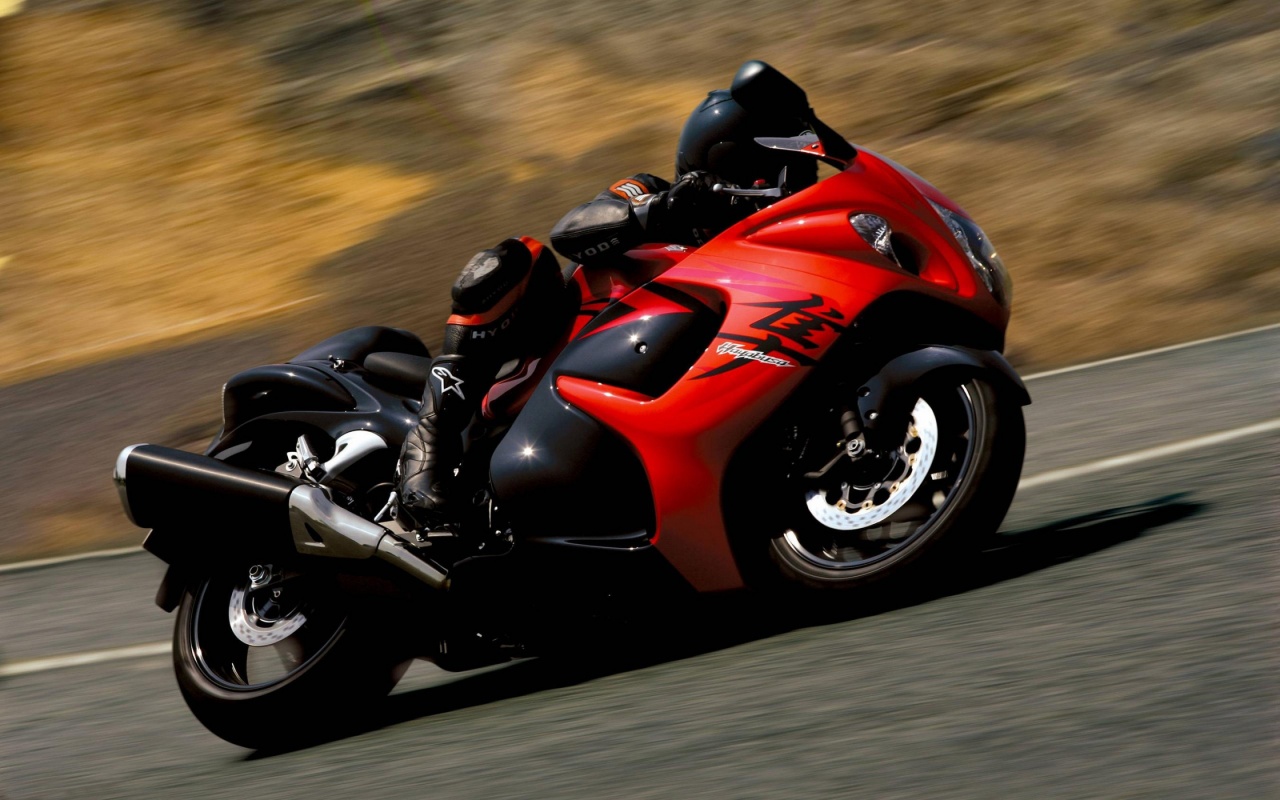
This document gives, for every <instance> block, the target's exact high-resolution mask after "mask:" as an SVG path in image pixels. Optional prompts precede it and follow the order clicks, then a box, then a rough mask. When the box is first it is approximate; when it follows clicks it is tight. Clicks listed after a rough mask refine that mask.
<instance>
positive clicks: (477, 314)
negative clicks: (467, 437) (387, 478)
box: [399, 239, 563, 528]
mask: <svg viewBox="0 0 1280 800" xmlns="http://www.w3.org/2000/svg"><path fill="white" fill-rule="evenodd" d="M538 249H539V250H541V253H540V255H541V256H545V257H540V258H538V259H537V260H536V261H535V259H534V258H533V256H532V254H531V253H530V250H529V247H528V246H527V245H525V243H524V242H522V241H520V240H519V239H508V240H506V241H505V242H502V243H501V244H499V245H497V246H496V247H493V248H491V249H489V250H484V251H482V252H480V253H477V254H476V255H475V256H474V257H473V258H472V259H471V261H469V262H468V263H467V265H466V267H464V268H463V270H462V274H460V275H459V276H458V280H457V281H456V282H455V283H454V286H453V315H452V316H450V317H449V320H448V323H447V324H446V325H445V336H444V345H443V346H442V348H441V352H440V355H438V356H437V357H436V358H435V360H434V361H432V363H431V371H430V372H431V374H430V375H429V376H428V378H427V386H426V389H425V391H424V392H423V398H422V410H421V411H420V412H419V419H418V424H417V425H416V426H415V427H414V429H413V430H411V431H410V432H409V435H408V436H407V437H406V438H405V443H404V448H403V449H402V450H401V452H400V485H399V495H400V510H401V512H402V515H403V518H402V522H403V523H404V524H406V525H409V526H411V527H414V528H423V527H427V526H429V525H430V524H432V523H439V522H445V521H448V518H449V517H450V515H451V509H450V506H451V504H453V503H455V502H456V498H454V497H453V496H452V494H453V492H452V491H451V489H453V485H452V483H453V481H452V479H453V477H454V475H453V473H454V470H455V469H456V468H457V467H458V465H459V464H460V463H461V461H462V437H461V434H462V431H463V429H464V428H466V426H467V424H468V423H469V422H470V421H471V418H472V417H473V416H474V414H475V413H476V411H477V410H478V409H479V407H480V403H481V401H482V400H483V399H484V396H485V394H486V393H487V392H488V391H489V387H490V386H491V385H492V384H493V379H494V376H495V375H496V373H497V371H498V369H499V367H501V366H502V364H503V362H504V361H506V360H507V359H510V358H512V357H515V356H517V355H520V354H522V350H523V348H524V347H525V346H526V345H528V344H529V337H528V336H527V335H525V334H526V333H527V332H529V331H530V330H532V329H534V328H537V327H540V326H538V325H537V324H535V323H536V322H537V320H538V317H539V316H540V315H541V314H543V313H545V310H544V309H543V308H541V307H540V306H542V305H544V303H545V300H544V298H545V297H547V296H548V294H549V293H554V292H558V291H562V290H563V278H562V277H561V275H560V271H559V268H558V267H557V266H556V264H555V259H554V257H553V256H551V255H550V253H549V252H547V251H545V250H542V249H541V248H538ZM523 317H527V318H528V319H522V318H523Z"/></svg>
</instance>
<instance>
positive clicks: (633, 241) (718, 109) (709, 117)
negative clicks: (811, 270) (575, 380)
mask: <svg viewBox="0 0 1280 800" xmlns="http://www.w3.org/2000/svg"><path fill="white" fill-rule="evenodd" d="M806 128H807V125H806V123H805V122H803V121H802V120H801V119H799V118H797V117H794V116H788V115H787V114H784V113H761V112H760V111H759V110H754V111H753V113H748V111H747V110H746V109H744V108H743V107H742V106H741V105H740V104H739V103H737V102H736V101H735V100H734V99H733V97H732V96H731V95H730V92H729V91H727V90H722V89H721V90H715V91H713V92H711V93H709V94H708V95H707V97H706V99H704V100H703V101H702V102H701V103H700V104H699V105H698V106H697V108H695V109H694V111H693V113H692V114H691V115H690V116H689V118H688V120H687V121H686V122H685V125H684V129H683V131H682V132H681V134H680V140H679V145H678V149H677V153H676V180H675V182H674V183H668V182H667V181H665V180H663V179H662V178H659V177H657V176H655V175H650V174H647V173H643V174H639V175H632V176H631V177H629V178H624V179H623V180H620V181H618V182H616V183H614V184H613V185H611V186H610V187H609V188H608V189H606V190H605V191H603V192H601V193H600V194H598V195H596V197H595V198H594V199H593V200H591V201H589V202H587V203H583V204H582V205H580V206H578V207H576V208H574V209H573V210H571V211H570V212H569V213H567V214H565V215H564V217H563V218H561V220H560V221H559V222H558V223H556V226H555V227H554V228H553V229H552V231H551V244H552V246H553V247H554V248H555V250H556V251H558V252H559V253H560V254H561V255H563V256H565V257H566V258H568V259H570V260H571V261H573V262H576V263H579V264H581V265H582V267H583V268H584V269H593V268H598V267H599V266H601V265H607V264H612V263H617V261H618V260H619V259H621V258H623V256H624V254H625V253H626V251H627V250H629V249H631V248H633V247H636V246H637V245H639V244H642V243H646V242H664V243H670V244H683V245H689V246H698V245H702V244H704V243H705V242H707V241H708V240H710V239H711V238H712V237H714V236H716V235H717V234H719V233H720V232H721V231H723V230H725V229H726V228H728V227H730V226H731V225H733V224H734V223H736V222H738V221H740V220H741V219H743V218H745V217H746V216H748V215H750V214H751V213H754V212H755V211H756V210H758V209H759V208H760V207H762V206H761V205H760V201H755V200H754V199H753V200H748V199H747V198H731V197H728V196H725V195H722V194H716V193H715V192H713V190H712V189H713V187H714V186H715V184H717V183H724V184H728V185H733V186H739V187H756V188H759V187H763V186H772V185H774V184H776V183H777V182H778V181H779V180H780V176H781V174H782V173H783V170H784V169H785V170H786V173H785V174H786V183H787V189H788V190H789V191H797V190H799V189H804V188H807V187H809V186H811V185H813V184H814V183H816V182H817V170H818V167H817V159H814V158H813V157H811V156H808V155H805V154H797V153H794V152H786V151H779V150H770V149H767V148H765V147H763V146H761V145H759V144H757V143H756V142H755V141H754V140H755V138H756V137H762V136H774V137H789V136H796V135H799V134H801V133H803V132H805V131H806ZM564 281H565V278H564V276H563V275H562V273H561V271H560V268H559V265H558V264H557V262H556V259H555V257H554V256H553V255H552V254H551V253H550V252H549V251H548V250H546V249H544V248H542V247H541V246H540V245H538V244H537V243H536V242H535V241H533V240H531V239H507V240H506V241H503V242H501V243H499V244H498V245H496V246H494V247H492V248H490V249H488V250H483V251H481V252H479V253H477V254H476V255H475V256H474V257H472V259H471V260H470V261H469V262H467V265H466V266H465V267H463V269H462V273H461V274H460V275H459V276H458V279H457V281H456V282H455V283H454V285H453V292H452V295H453V306H452V312H453V313H452V316H450V317H449V319H448V321H447V323H446V325H445V335H444V344H443V346H442V348H441V352H440V355H438V356H437V357H436V358H435V359H434V360H433V361H432V363H431V369H430V374H429V376H428V379H427V385H426V389H425V391H424V392H423V398H422V408H421V411H420V413H419V420H418V424H417V426H415V428H414V429H413V430H411V431H410V432H409V435H408V436H407V437H406V439H405V442H404V447H403V448H402V450H401V453H400V466H399V485H398V487H397V494H398V496H399V503H398V509H397V512H396V513H397V518H398V519H399V520H400V521H401V523H402V524H403V525H404V527H406V528H410V529H414V530H422V529H424V528H433V529H439V528H442V527H448V526H449V525H450V524H451V523H453V522H454V521H455V520H456V517H457V515H458V510H457V505H458V503H459V500H460V498H459V497H457V496H456V495H457V494H458V492H457V487H456V486H455V485H454V484H455V481H454V480H453V479H454V477H455V471H456V468H457V467H458V465H459V464H460V463H461V461H462V432H463V430H464V429H465V428H466V426H467V425H468V423H469V422H470V421H471V419H472V417H473V416H474V415H475V414H476V412H477V411H478V410H479V409H480V404H481V401H482V400H483V399H484V397H485V394H486V393H487V392H488V390H489V388H490V387H491V386H492V384H493V382H494V380H495V377H496V375H497V372H498V369H499V368H500V367H501V366H502V364H503V363H505V362H506V361H508V360H510V359H512V358H518V357H523V356H528V355H532V354H536V353H539V352H543V351H545V350H546V349H547V348H548V347H550V346H551V344H552V343H553V341H554V339H555V337H556V336H557V335H558V334H559V333H560V330H559V328H558V327H557V326H558V323H559V322H560V321H562V319H563V317H562V315H560V314H557V313H555V311H556V310H557V308H558V306H559V305H560V304H561V303H562V300H563V298H564V297H565V295H566V293H565V291H564V289H565V283H564Z"/></svg>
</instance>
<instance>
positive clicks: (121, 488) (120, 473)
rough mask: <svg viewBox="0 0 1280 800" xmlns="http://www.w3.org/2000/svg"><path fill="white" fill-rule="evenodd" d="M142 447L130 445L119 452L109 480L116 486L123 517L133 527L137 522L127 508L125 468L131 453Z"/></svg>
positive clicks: (130, 510)
mask: <svg viewBox="0 0 1280 800" xmlns="http://www.w3.org/2000/svg"><path fill="white" fill-rule="evenodd" d="M144 446H145V443H144V444H131V445H129V446H128V447H126V448H125V449H123V450H121V451H120V455H118V456H116V468H115V470H114V471H113V472H112V474H111V479H112V480H113V481H115V484H116V492H117V493H118V494H119V495H120V505H122V506H124V513H125V516H127V517H128V518H129V521H130V522H132V523H133V524H134V525H137V524H138V520H136V519H134V516H133V509H132V508H130V507H129V487H128V484H126V482H125V468H126V467H127V466H128V464H129V456H130V454H132V453H133V451H134V450H136V449H138V448H139V447H144ZM138 527H142V526H140V525H139V526H138Z"/></svg>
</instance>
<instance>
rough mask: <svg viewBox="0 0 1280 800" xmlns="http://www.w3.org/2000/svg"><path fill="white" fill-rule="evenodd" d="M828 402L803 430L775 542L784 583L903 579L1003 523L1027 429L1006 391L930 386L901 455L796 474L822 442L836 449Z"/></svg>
mask: <svg viewBox="0 0 1280 800" xmlns="http://www.w3.org/2000/svg"><path fill="white" fill-rule="evenodd" d="M827 406H828V407H829V410H827V408H824V409H823V411H826V413H825V414H824V413H822V411H819V410H818V409H809V410H808V413H807V414H806V415H805V418H806V419H808V420H816V422H806V423H805V425H804V426H799V425H797V426H795V427H794V430H795V431H796V432H797V435H798V436H800V437H801V438H802V439H803V442H802V444H803V445H804V446H802V447H799V448H797V452H800V453H804V454H806V455H805V457H806V458H808V459H809V463H807V464H806V463H793V464H792V478H791V480H789V481H787V482H786V483H785V486H786V487H787V488H786V489H784V492H783V494H784V501H783V510H782V513H781V514H780V517H779V519H778V520H777V521H776V522H775V523H774V526H775V527H774V530H773V531H772V532H771V534H770V535H771V538H770V541H769V555H770V557H771V559H772V561H773V563H774V564H775V565H776V568H777V570H778V572H779V573H780V574H781V576H782V577H783V578H785V579H786V580H787V581H789V582H791V583H795V584H800V585H802V586H806V587H810V588H820V589H857V588H862V587H866V586H869V585H871V584H876V583H881V582H884V581H886V580H889V579H894V580H895V581H896V580H898V579H900V578H902V577H904V576H905V575H906V574H907V573H908V572H911V571H915V570H917V569H919V568H921V567H922V566H924V565H925V564H927V563H929V562H934V563H938V562H939V560H940V559H939V558H938V556H940V555H942V554H943V553H945V552H948V551H952V550H954V548H955V547H957V546H959V545H960V544H962V543H964V542H965V541H973V540H975V539H977V538H979V537H981V536H984V535H989V534H992V533H994V532H995V530H996V528H998V527H999V525H1000V522H1001V521H1002V520H1003V519H1004V515H1005V513H1006V512H1007V511H1008V509H1009V505H1010V503H1011V502H1012V500H1013V494H1014V491H1015V490H1016V489H1017V485H1018V479H1019V477H1020V475H1021V472H1022V460H1023V454H1024V450H1025V443H1026V432H1025V427H1024V422H1023V417H1022V408H1021V406H1020V405H1019V404H1018V403H1017V402H1016V401H1013V400H1012V399H1011V398H1009V397H1007V396H1005V395H1004V394H1002V393H1001V392H1000V391H999V390H998V388H997V387H995V386H993V385H992V384H990V383H987V382H986V381H983V380H980V379H973V380H969V381H967V382H965V383H963V384H961V385H959V386H950V387H946V388H943V389H936V390H931V391H929V392H928V393H926V394H925V396H924V397H922V398H920V400H919V401H917V404H916V408H915V410H914V411H913V415H912V420H911V423H910V424H909V426H908V430H907V431H906V432H904V439H903V444H902V446H901V447H900V448H899V449H898V451H897V452H896V453H891V454H885V455H884V456H882V457H881V467H875V466H872V467H871V468H870V471H868V467H867V466H866V465H865V464H863V465H862V466H861V467H860V468H861V469H862V470H863V472H862V474H861V475H859V476H858V477H852V476H848V473H846V476H847V477H846V478H845V480H843V481H842V482H840V480H839V478H833V477H831V475H830V474H828V475H827V476H824V478H823V479H822V480H815V479H806V478H804V477H799V476H800V475H801V474H803V473H805V471H806V470H808V475H812V474H814V470H813V465H814V464H816V463H826V462H827V461H828V459H829V458H830V456H831V454H830V453H829V452H827V451H826V450H824V449H823V446H822V444H823V443H825V444H826V447H827V448H828V449H829V448H830V444H829V443H830V441H831V440H832V439H833V438H835V437H836V436H838V431H839V425H838V422H839V421H838V413H839V411H838V409H839V408H840V405H839V404H838V403H829V404H827ZM832 412H834V413H835V414H836V417H834V418H833V417H832ZM833 430H834V431H835V432H836V433H835V434H834V435H833ZM842 445H843V443H842ZM913 459H914V461H913ZM840 466H841V468H847V466H846V465H843V464H841V465H840ZM879 468H883V469H884V470H885V475H884V476H883V477H877V473H876V472H875V470H876V469H879ZM868 475H870V477H867V476H868ZM833 481H836V483H834V484H833ZM899 490H905V491H902V492H901V493H897V494H895V492H899Z"/></svg>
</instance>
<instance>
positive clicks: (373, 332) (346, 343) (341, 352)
mask: <svg viewBox="0 0 1280 800" xmlns="http://www.w3.org/2000/svg"><path fill="white" fill-rule="evenodd" d="M370 353H408V354H409V355H414V356H426V357H428V358H430V356H431V353H430V351H428V350H427V346H426V345H424V344H423V343H422V340H421V339H419V338H418V337H417V336H416V335H415V334H413V333H410V332H409V331H406V330H401V329H400V328H385V327H382V326H380V325H366V326H365V327H363V328H352V329H351V330H349V331H343V332H342V333H339V334H338V335H336V336H331V337H329V338H328V339H325V340H324V341H323V342H320V343H319V344H316V345H313V346H311V347H308V348H307V349H306V350H303V351H302V352H301V353H299V354H298V355H296V356H294V357H293V358H292V359H290V360H291V361H325V360H327V359H329V358H330V357H333V358H341V359H343V360H345V361H354V362H356V363H361V362H362V361H364V359H365V357H366V356H368V355H369V354H370Z"/></svg>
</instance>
